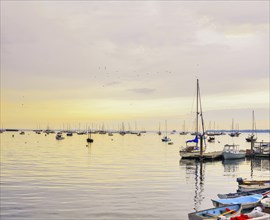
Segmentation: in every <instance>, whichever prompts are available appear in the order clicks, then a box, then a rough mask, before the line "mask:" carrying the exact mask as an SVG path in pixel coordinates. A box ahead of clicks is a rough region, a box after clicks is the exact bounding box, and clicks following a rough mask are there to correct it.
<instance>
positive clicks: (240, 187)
mask: <svg viewBox="0 0 270 220" xmlns="http://www.w3.org/2000/svg"><path fill="white" fill-rule="evenodd" d="M269 187H270V184H269V183H268V184H267V183H265V184H258V185H238V191H239V192H249V191H251V190H259V189H267V188H269Z"/></svg>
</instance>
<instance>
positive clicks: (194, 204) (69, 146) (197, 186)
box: [0, 132, 269, 220]
mask: <svg viewBox="0 0 270 220" xmlns="http://www.w3.org/2000/svg"><path fill="white" fill-rule="evenodd" d="M12 134H14V137H12ZM0 135H1V136H0V138H1V220H4V219H29V220H33V219H35V220H36V219H83V220H84V219H162V220H164V219H187V213H189V212H192V211H194V210H199V209H205V208H210V207H212V203H211V200H210V199H211V198H217V196H216V195H217V194H218V193H229V192H235V191H236V189H237V182H236V178H237V177H245V178H250V177H252V178H254V179H255V178H256V179H265V178H267V177H268V176H269V160H267V159H264V160H261V159H256V160H248V159H243V160H237V161H232V162H226V163H225V162H222V161H215V162H207V163H201V164H200V163H197V162H194V161H188V160H180V156H179V153H178V151H179V146H181V145H182V144H183V143H184V141H185V140H187V139H188V138H189V136H180V135H178V134H174V135H170V137H171V138H172V140H173V142H174V145H167V144H165V143H162V142H161V137H162V136H158V135H157V134H154V133H147V134H143V135H142V136H141V137H137V136H136V135H125V136H121V135H119V134H114V136H113V137H109V136H108V135H98V134H96V135H93V136H92V137H93V138H94V143H93V144H91V146H86V138H87V136H86V135H82V136H81V135H76V134H74V135H73V137H65V139H64V140H60V141H57V140H55V135H54V134H50V135H48V136H45V135H44V134H40V135H38V134H35V133H33V132H26V134H25V135H19V134H18V133H11V132H5V133H3V134H0ZM246 136H247V134H244V133H243V134H241V135H240V137H239V138H234V139H232V138H230V137H229V136H228V135H226V136H220V137H217V138H216V139H217V140H216V142H215V143H213V144H209V145H208V148H207V149H208V150H209V151H212V150H221V149H222V148H223V145H224V143H232V142H233V141H234V142H235V143H239V144H240V145H241V149H245V148H249V147H250V144H249V143H245V137H246ZM258 140H265V141H269V134H258ZM218 142H220V143H218Z"/></svg>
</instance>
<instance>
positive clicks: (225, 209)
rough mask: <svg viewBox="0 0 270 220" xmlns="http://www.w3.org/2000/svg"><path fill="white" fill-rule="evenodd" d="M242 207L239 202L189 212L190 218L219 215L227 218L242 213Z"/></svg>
mask: <svg viewBox="0 0 270 220" xmlns="http://www.w3.org/2000/svg"><path fill="white" fill-rule="evenodd" d="M241 210H242V207H241V205H239V204H236V205H228V206H222V207H218V208H212V209H206V210H202V211H198V212H192V213H189V214H188V219H189V220H200V219H217V218H218V217H219V216H226V217H227V218H231V217H235V216H237V215H239V214H240V213H241Z"/></svg>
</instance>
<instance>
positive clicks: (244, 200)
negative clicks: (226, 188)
mask: <svg viewBox="0 0 270 220" xmlns="http://www.w3.org/2000/svg"><path fill="white" fill-rule="evenodd" d="M262 198H263V195H261V194H254V195H248V196H240V197H236V198H229V199H212V202H213V205H214V206H215V207H220V206H224V205H232V204H241V205H242V209H251V208H254V207H255V206H256V205H257V204H258V203H259V202H260V201H261V200H262Z"/></svg>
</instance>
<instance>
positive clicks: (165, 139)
mask: <svg viewBox="0 0 270 220" xmlns="http://www.w3.org/2000/svg"><path fill="white" fill-rule="evenodd" d="M161 140H162V141H163V142H168V141H171V138H169V137H167V136H165V137H164V138H162V139H161Z"/></svg>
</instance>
